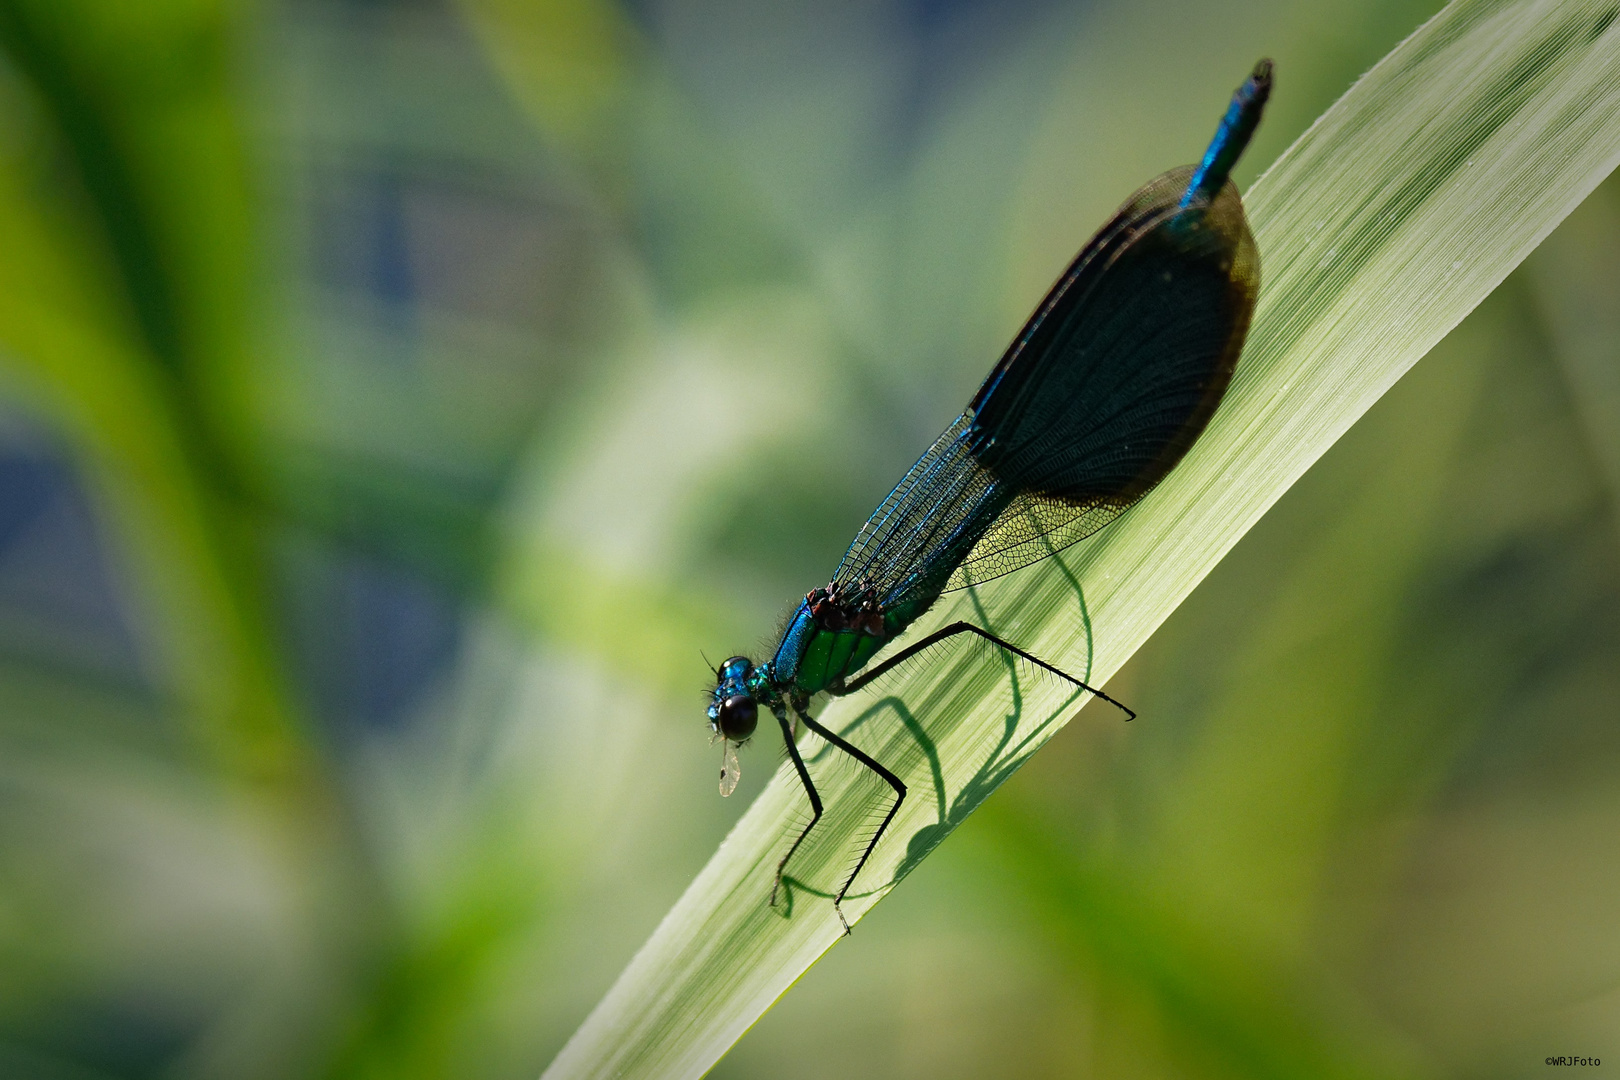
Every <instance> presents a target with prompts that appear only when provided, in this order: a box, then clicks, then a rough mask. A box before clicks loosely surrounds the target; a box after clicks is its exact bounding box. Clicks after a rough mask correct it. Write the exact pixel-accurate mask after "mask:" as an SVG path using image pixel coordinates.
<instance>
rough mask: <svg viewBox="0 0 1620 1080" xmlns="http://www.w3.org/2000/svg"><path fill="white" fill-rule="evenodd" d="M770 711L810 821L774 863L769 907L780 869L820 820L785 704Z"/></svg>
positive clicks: (818, 800)
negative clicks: (801, 786)
mask: <svg viewBox="0 0 1620 1080" xmlns="http://www.w3.org/2000/svg"><path fill="white" fill-rule="evenodd" d="M771 712H773V713H775V714H776V722H777V723H778V724H780V725H781V726H782V741H783V742H785V743H787V752H788V757H790V758H792V759H793V767H794V768H795V769H797V770H798V771H799V779H800V780H801V781H802V782H803V783H804V793H805V794H806V795H808V796H810V821H809V822H808V823H807V824H806V825H805V827H804V828H803V829H800V830H799V838H798V839H797V840H795V841H793V846H792V847H790V848H788V850H787V854H786V855H784V856H782V861H781V862H779V863H777V864H776V884H774V885H772V886H771V907H775V906H776V894H777V892H778V891H779V890H780V889H781V888H782V871H784V870H786V869H787V864H788V860H789V859H791V858H793V853H794V852H795V851H798V850H799V845H800V844H802V843H804V838H805V837H806V836H809V835H810V830H811V829H813V828H815V826H816V822H818V821H820V820H821V796H820V795H818V794H817V793H816V785H814V784H812V783H811V782H810V770H809V769H806V768H805V767H804V758H802V757H800V756H799V744H798V743H797V742H796V741H794V738H793V724H792V722H791V721H789V720H788V713H787V708H786V706H784V705H782V704H781V703H780V702H778V703H777V704H775V705H772V706H771Z"/></svg>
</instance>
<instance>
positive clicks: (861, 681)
mask: <svg viewBox="0 0 1620 1080" xmlns="http://www.w3.org/2000/svg"><path fill="white" fill-rule="evenodd" d="M957 634H977V635H979V636H980V637H982V638H984V640H986V641H988V642H990V644H992V645H995V646H996V647H998V648H1002V649H1006V650H1007V651H1008V652H1010V653H1012V654H1013V655H1014V656H1021V657H1023V658H1024V659H1025V660H1028V661H1029V662H1030V663H1032V664H1034V665H1035V666H1036V667H1038V668H1040V669H1041V670H1043V671H1050V672H1051V673H1052V674H1053V675H1056V676H1057V677H1058V678H1060V679H1063V680H1065V681H1066V682H1070V683H1073V684H1074V685H1075V686H1078V687H1079V688H1080V689H1082V690H1085V691H1086V692H1088V693H1090V694H1094V695H1095V696H1097V697H1099V698H1101V699H1102V700H1104V701H1106V702H1108V704H1110V705H1112V706H1114V707H1115V708H1117V709H1120V710H1121V711H1123V712H1124V713H1125V719H1127V720H1135V719H1136V712H1135V710H1133V709H1131V708H1130V707H1129V706H1127V705H1123V704H1121V703H1120V702H1118V701H1115V700H1114V699H1113V698H1111V697H1109V696H1108V695H1107V694H1105V693H1103V692H1102V691H1101V690H1098V689H1097V688H1096V687H1095V686H1091V685H1089V684H1087V683H1084V682H1081V681H1080V680H1079V679H1077V678H1075V677H1074V676H1073V675H1070V674H1069V673H1068V672H1067V671H1063V670H1061V669H1060V668H1055V667H1053V666H1052V665H1051V664H1048V663H1047V662H1046V661H1045V660H1042V659H1041V658H1040V657H1038V656H1035V655H1032V654H1031V653H1027V652H1025V651H1024V650H1023V649H1020V648H1019V647H1018V646H1016V645H1014V644H1013V643H1012V642H1010V641H1003V640H1002V639H1001V638H998V637H996V635H994V634H992V633H991V632H990V631H988V630H986V629H984V628H983V627H980V626H974V625H973V624H972V623H970V622H954V623H951V625H949V626H946V627H943V628H941V629H939V630H935V631H934V632H933V633H932V634H929V635H928V636H927V637H925V638H923V639H922V640H921V641H919V642H917V644H915V645H911V646H909V647H907V648H904V649H901V650H900V651H899V652H897V653H895V654H894V655H893V656H891V657H889V658H888V659H887V660H885V661H883V663H881V664H879V665H878V666H877V667H875V668H872V669H870V670H868V671H865V672H863V673H862V674H861V676H860V677H859V678H857V679H853V680H851V681H850V682H847V683H845V684H844V685H843V687H842V688H840V689H839V690H838V693H841V694H852V693H854V692H855V691H856V690H859V689H860V688H861V687H863V686H865V685H866V684H868V683H870V682H871V681H872V680H873V679H875V678H877V677H878V676H880V675H882V674H883V673H884V672H887V671H890V670H892V669H893V668H894V667H895V666H896V665H897V664H902V663H904V662H905V661H907V660H909V659H911V658H912V657H913V656H916V655H917V654H918V653H920V652H922V651H923V650H924V649H928V648H932V647H933V646H935V645H938V644H939V643H940V642H942V641H944V640H945V639H946V638H949V637H954V636H955V635H957ZM805 719H806V722H808V721H809V718H808V717H806V718H805Z"/></svg>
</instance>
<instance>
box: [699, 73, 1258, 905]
mask: <svg viewBox="0 0 1620 1080" xmlns="http://www.w3.org/2000/svg"><path fill="white" fill-rule="evenodd" d="M1270 92H1271V62H1270V61H1269V60H1262V61H1260V63H1259V64H1257V65H1256V66H1255V69H1254V73H1253V74H1252V75H1250V76H1249V78H1248V80H1247V81H1246V82H1244V84H1243V85H1242V86H1241V87H1239V88H1238V91H1237V93H1236V94H1234V95H1233V97H1232V104H1231V107H1230V108H1229V109H1228V110H1227V112H1226V116H1225V118H1224V119H1223V120H1222V121H1221V125H1220V128H1219V130H1217V131H1216V133H1215V138H1214V140H1213V141H1212V142H1211V143H1210V146H1209V149H1208V150H1207V151H1206V152H1205V154H1204V158H1203V160H1202V161H1201V162H1200V163H1199V164H1198V165H1196V166H1190V165H1189V166H1183V167H1182V168H1179V169H1172V170H1170V171H1169V172H1167V173H1164V174H1163V175H1161V176H1158V177H1156V178H1154V179H1153V180H1150V181H1148V182H1147V183H1146V184H1145V185H1143V186H1142V187H1141V188H1140V189H1138V190H1137V192H1136V193H1135V194H1134V195H1132V196H1131V197H1130V198H1129V199H1128V200H1126V202H1125V204H1124V205H1123V206H1121V207H1120V208H1119V210H1118V211H1117V212H1115V214H1114V216H1113V217H1112V218H1111V219H1109V221H1108V223H1107V224H1106V225H1104V226H1103V227H1102V229H1101V230H1100V231H1099V232H1098V233H1097V235H1096V236H1094V237H1092V238H1091V240H1090V242H1089V243H1087V244H1086V245H1085V247H1083V248H1082V249H1081V250H1080V254H1079V255H1077V256H1076V257H1075V259H1074V262H1073V263H1071V264H1070V266H1069V268H1068V269H1067V270H1066V271H1064V273H1063V276H1062V277H1060V278H1059V279H1058V281H1057V284H1055V285H1053V286H1052V289H1051V291H1050V292H1049V293H1047V295H1046V299H1045V300H1043V301H1042V302H1041V305H1040V307H1038V308H1037V309H1036V310H1035V314H1034V315H1032V316H1031V317H1030V319H1029V322H1028V323H1026V324H1025V326H1024V329H1023V330H1022V331H1021V332H1020V333H1019V335H1018V336H1017V337H1016V338H1014V339H1013V343H1012V345H1011V346H1009V347H1008V349H1007V351H1006V353H1005V354H1004V355H1003V356H1002V358H1001V362H1000V363H998V364H997V365H996V366H995V368H994V369H993V370H992V371H991V372H990V375H989V377H988V378H987V379H985V381H984V384H983V385H982V386H980V387H979V392H978V393H977V394H975V395H974V396H973V400H972V401H971V402H969V403H968V407H967V409H966V411H964V412H963V413H962V415H961V416H959V417H957V419H956V421H955V422H954V423H953V424H951V426H950V427H948V428H946V429H945V433H944V434H942V435H941V436H940V437H939V438H938V439H936V440H935V442H934V445H933V446H931V447H929V449H928V451H927V452H926V453H925V454H923V456H922V457H921V458H920V459H919V460H918V461H917V464H915V465H913V466H912V467H911V471H910V472H908V473H906V475H905V477H904V478H903V479H902V480H901V481H900V483H899V484H898V485H896V486H895V488H894V490H893V491H892V492H890V493H889V497H888V498H886V499H884V500H883V505H881V506H879V507H878V508H877V511H876V512H875V513H873V514H872V516H871V518H870V520H868V521H867V523H866V524H865V525H864V526H862V528H861V531H860V532H859V533H858V534H857V535H856V537H855V540H854V542H853V543H851V544H850V546H849V550H848V551H847V552H845V554H844V558H843V561H842V562H840V563H839V564H838V569H837V571H836V572H835V573H834V574H833V577H832V581H831V582H830V583H829V584H828V585H827V586H826V587H825V588H819V589H814V590H812V591H811V592H810V594H809V595H808V596H806V597H805V598H804V602H803V603H802V604H800V605H799V607H798V610H797V611H796V612H794V614H793V617H792V618H791V619H790V620H789V621H788V625H787V629H786V630H785V631H784V632H783V634H782V639H781V642H780V643H779V644H778V645H777V648H776V652H775V654H774V655H773V656H772V657H771V658H770V659H769V660H767V661H766V662H764V663H762V664H757V665H756V664H754V663H753V662H752V661H750V660H749V659H748V658H747V657H746V656H733V657H731V658H730V659H729V660H727V661H725V663H723V664H721V665H720V667H719V668H718V669H716V671H715V680H716V686H715V689H714V699H713V702H712V703H711V704H710V706H709V722H710V726H711V728H712V729H713V731H714V733H715V737H716V738H718V739H719V740H720V741H721V742H722V743H723V744H724V747H723V752H722V760H721V768H720V794H722V795H729V794H731V792H732V790H733V789H734V788H735V787H736V785H737V778H738V775H739V766H738V762H737V752H736V751H737V747H738V746H739V745H741V744H742V743H743V742H744V741H746V740H747V739H748V738H749V737H750V736H751V735H753V733H754V728H755V726H756V724H757V722H758V718H759V707H760V706H761V705H763V706H765V707H766V708H767V709H769V710H770V711H771V714H772V715H773V716H775V717H776V721H777V723H778V724H779V725H780V726H781V729H782V737H783V739H784V740H786V742H787V752H788V756H789V758H790V759H791V760H792V762H793V767H794V769H795V770H796V771H797V772H798V775H799V779H800V781H801V782H802V783H803V784H804V790H805V794H806V795H808V796H809V799H810V811H811V814H810V820H809V822H808V823H807V824H806V825H805V826H804V828H803V829H802V830H800V832H799V835H798V836H797V837H796V838H795V839H794V841H793V843H792V845H790V846H789V847H788V849H787V852H786V854H784V855H783V856H782V859H781V861H780V862H779V863H778V864H777V867H776V885H775V887H773V888H772V890H771V903H772V904H773V905H774V904H775V903H776V897H777V892H778V890H779V889H780V888H781V884H782V874H783V872H784V870H785V869H786V868H787V864H788V861H789V860H790V859H792V858H793V854H794V852H796V851H798V849H799V845H801V844H802V843H804V838H805V837H806V836H808V835H809V833H810V830H811V829H813V828H814V827H815V825H816V822H817V821H819V820H820V819H821V813H822V804H821V796H820V795H819V794H818V793H817V791H816V786H815V784H814V783H813V782H812V781H811V779H810V772H809V770H808V769H806V768H805V764H804V758H803V756H802V755H801V754H800V753H799V749H798V746H797V744H796V743H795V741H794V737H793V736H794V725H793V720H792V716H794V715H796V716H797V717H798V718H799V719H800V720H802V721H803V722H804V725H805V726H806V727H807V728H809V729H810V730H811V731H814V732H815V733H816V734H817V735H819V736H821V737H822V738H823V739H825V740H827V742H828V743H830V744H832V745H833V746H835V747H837V748H838V749H839V750H841V751H842V752H844V753H846V754H848V755H849V756H850V757H852V758H854V759H855V760H856V761H858V762H860V763H861V764H862V765H864V766H865V767H866V768H868V769H870V770H872V772H874V773H876V774H877V775H878V776H880V777H882V779H883V781H884V782H885V783H886V784H888V786H889V787H890V788H892V789H893V790H894V802H893V804H892V805H891V806H890V807H889V810H888V813H887V814H886V815H885V816H884V818H883V821H882V824H881V825H879V827H878V829H877V831H876V832H875V833H874V834H873V836H872V838H871V840H870V841H869V842H868V843H867V845H866V847H865V850H863V851H862V852H861V856H860V859H859V860H858V861H857V862H856V864H855V868H854V870H852V871H851V872H850V874H849V876H848V877H847V878H846V879H845V880H844V882H843V884H842V886H841V887H840V888H839V890H838V893H837V895H836V896H834V898H833V907H834V909H835V910H837V912H838V917H839V919H840V920H843V917H844V915H843V910H842V908H841V906H840V905H841V904H842V902H843V899H844V896H845V895H846V894H847V893H848V892H849V888H850V886H851V885H852V884H853V883H854V881H855V877H856V875H857V874H859V873H860V872H861V868H862V867H863V866H865V865H866V860H867V859H868V858H869V857H870V856H871V854H872V850H873V849H874V848H875V847H877V844H878V841H879V840H880V839H881V838H882V836H883V832H884V830H885V829H887V828H888V826H889V822H891V821H893V820H894V815H895V813H896V812H897V811H898V810H899V809H900V804H901V803H902V802H903V801H904V800H905V797H906V785H905V784H904V783H902V782H901V780H900V778H899V777H898V776H896V775H895V774H894V773H893V772H891V771H890V770H889V769H887V768H885V767H884V766H883V764H882V763H881V762H879V761H877V760H876V759H874V758H873V757H871V756H870V755H868V754H867V753H865V752H864V751H862V750H861V749H860V748H859V747H857V746H855V745H854V744H853V743H851V742H849V741H848V740H847V739H845V738H843V737H842V736H840V735H839V734H838V733H837V732H835V731H832V730H830V729H829V728H827V727H825V726H824V725H822V724H820V723H818V722H817V721H816V719H815V718H814V717H813V716H812V715H811V714H810V709H809V705H810V699H811V697H812V696H814V695H815V694H819V693H823V692H825V693H828V694H832V695H842V694H849V693H853V692H854V691H856V690H859V689H861V688H862V687H864V686H866V685H868V684H869V683H871V682H872V680H874V679H876V678H878V677H879V676H881V675H883V674H884V673H885V672H887V671H889V670H891V669H893V668H894V667H895V665H897V664H900V663H903V662H905V661H906V660H908V659H910V658H911V657H913V656H916V655H917V654H918V653H920V652H923V651H924V650H926V649H930V648H933V647H934V646H936V645H939V644H940V643H941V642H943V641H946V640H947V639H950V638H953V637H955V636H957V635H959V634H972V635H976V636H978V637H980V638H982V639H984V640H985V641H988V642H990V643H991V644H992V645H993V646H995V647H996V648H998V649H1004V650H1006V651H1007V652H1008V653H1010V654H1012V655H1014V656H1017V657H1020V658H1022V659H1023V660H1026V661H1028V662H1029V663H1031V664H1034V665H1036V666H1037V667H1039V668H1041V669H1043V670H1045V671H1048V672H1050V673H1051V674H1053V675H1055V676H1057V677H1058V678H1061V679H1064V680H1066V681H1068V682H1069V683H1071V684H1073V685H1074V686H1075V687H1077V688H1078V689H1079V690H1083V691H1085V692H1087V693H1091V694H1094V695H1096V696H1097V697H1099V698H1102V699H1103V700H1104V701H1107V702H1109V703H1110V704H1113V705H1116V706H1118V707H1119V708H1120V709H1122V710H1124V712H1125V714H1126V717H1127V719H1129V718H1133V717H1134V716H1135V713H1133V712H1131V710H1130V709H1128V708H1126V707H1125V706H1124V705H1121V704H1120V703H1119V702H1117V701H1115V700H1114V699H1113V698H1111V697H1109V696H1108V695H1107V694H1105V693H1103V692H1102V691H1101V690H1098V689H1097V688H1095V687H1093V686H1089V685H1087V684H1086V683H1085V682H1083V681H1081V680H1080V679H1077V678H1075V677H1074V676H1073V675H1070V674H1068V673H1067V672H1064V671H1062V670H1060V669H1058V668H1057V667H1055V666H1053V665H1051V664H1049V663H1047V662H1046V661H1044V660H1041V659H1040V658H1039V657H1036V656H1033V655H1031V654H1030V653H1027V652H1025V651H1024V650H1022V649H1020V648H1018V647H1017V646H1016V645H1014V644H1012V643H1011V642H1008V641H1004V640H1002V639H1001V638H999V637H997V636H996V635H995V634H993V633H991V632H990V631H988V630H986V629H985V628H983V627H980V626H975V625H973V624H972V623H968V622H956V623H952V624H950V625H949V626H946V627H943V628H942V629H939V630H936V631H935V632H934V633H932V634H929V635H928V636H927V637H924V638H923V639H922V640H920V641H917V642H915V643H913V644H911V645H909V646H907V647H906V648H904V649H901V650H900V651H898V652H896V653H895V654H894V655H893V656H890V657H888V658H886V659H885V660H883V662H881V663H879V664H877V665H876V666H874V667H872V668H870V669H868V668H867V667H866V665H867V664H868V662H870V661H871V660H872V659H873V658H874V657H876V656H877V654H878V653H879V651H880V650H882V649H883V647H884V646H885V645H887V644H888V643H889V642H891V641H893V640H894V639H895V638H896V637H898V636H899V635H900V634H901V632H903V631H904V630H905V629H906V627H907V626H909V625H910V624H911V623H912V622H913V621H914V620H915V619H917V618H918V616H920V615H922V614H923V613H924V612H925V611H927V610H928V609H929V608H930V607H932V606H933V604H934V602H935V601H936V600H938V599H939V597H940V596H941V594H943V593H946V592H950V591H951V590H953V589H961V588H965V587H967V586H969V585H972V584H975V583H978V582H983V581H988V580H990V579H991V578H995V577H999V576H1001V575H1002V574H1008V573H1011V572H1012V571H1014V570H1017V569H1019V568H1020V567H1024V566H1027V565H1029V564H1030V563H1033V562H1036V561H1038V560H1040V559H1043V558H1045V557H1046V556H1047V555H1050V554H1052V553H1053V552H1055V551H1058V550H1061V549H1062V548H1064V547H1066V546H1067V545H1069V544H1072V543H1074V542H1076V541H1078V540H1080V539H1082V538H1083V537H1086V536H1089V535H1090V534H1091V533H1094V532H1096V531H1097V530H1098V529H1100V528H1102V527H1103V526H1104V525H1106V524H1108V523H1109V522H1110V521H1113V520H1114V519H1115V518H1117V517H1119V515H1120V514H1123V513H1124V512H1125V511H1126V510H1127V509H1129V508H1130V507H1131V506H1132V505H1134V504H1135V503H1136V502H1137V501H1138V500H1139V499H1141V498H1142V496H1144V495H1146V494H1147V493H1148V491H1150V490H1151V489H1152V488H1153V487H1154V485H1156V484H1157V483H1158V482H1159V481H1160V480H1162V479H1163V478H1164V477H1165V475H1166V474H1167V473H1168V472H1169V471H1170V470H1171V468H1173V467H1174V466H1175V464H1176V463H1177V462H1178V461H1180V460H1181V458H1182V456H1183V455H1184V454H1185V453H1186V452H1187V450H1188V448H1189V447H1191V446H1192V444H1193V441H1194V440H1195V439H1197V438H1198V436H1199V434H1200V433H1201V432H1202V431H1203V430H1204V426H1205V425H1206V424H1207V423H1208V422H1209V418H1210V416H1211V415H1213V413H1214V412H1215V408H1216V406H1217V405H1219V404H1220V401H1221V397H1222V395H1223V394H1225V392H1226V387H1227V384H1228V383H1229V382H1230V381H1231V378H1232V371H1233V369H1234V368H1235V367H1236V365H1237V361H1238V356H1239V354H1240V353H1241V352H1242V351H1243V340H1244V337H1245V335H1246V334H1247V333H1248V329H1249V318H1250V316H1251V315H1252V313H1253V311H1254V302H1255V296H1256V295H1257V294H1258V292H1259V289H1260V256H1259V252H1258V250H1257V249H1256V248H1255V243H1254V237H1253V236H1252V235H1250V232H1249V225H1248V222H1247V220H1246V219H1245V217H1244V213H1243V201H1242V199H1241V198H1240V197H1239V195H1238V191H1237V187H1236V186H1235V185H1234V184H1233V183H1232V182H1231V180H1230V179H1228V174H1229V173H1230V172H1231V170H1232V166H1233V165H1234V164H1236V162H1237V159H1238V157H1239V155H1241V154H1242V153H1243V150H1244V147H1246V146H1247V145H1248V142H1249V138H1250V137H1251V136H1252V135H1253V134H1254V130H1255V127H1256V126H1257V125H1258V124H1259V122H1260V114H1261V111H1262V109H1263V108H1264V106H1265V102H1266V98H1267V97H1268V96H1269V94H1270ZM844 929H845V931H846V932H848V929H849V924H848V923H847V922H845V923H844Z"/></svg>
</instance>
